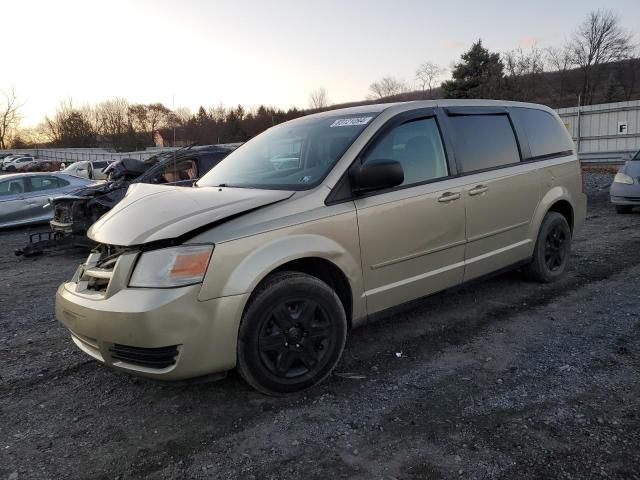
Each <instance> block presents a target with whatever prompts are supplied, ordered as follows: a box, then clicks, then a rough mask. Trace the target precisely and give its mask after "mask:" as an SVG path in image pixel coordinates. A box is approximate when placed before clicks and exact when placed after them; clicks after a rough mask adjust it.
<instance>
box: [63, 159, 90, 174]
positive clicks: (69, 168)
mask: <svg viewBox="0 0 640 480" xmlns="http://www.w3.org/2000/svg"><path fill="white" fill-rule="evenodd" d="M86 164H87V162H86V161H81V162H75V163H72V164H70V165H69V166H67V167H66V168H65V169H64V171H65V172H71V171H72V170H77V169H79V168H84V167H85V166H86Z"/></svg>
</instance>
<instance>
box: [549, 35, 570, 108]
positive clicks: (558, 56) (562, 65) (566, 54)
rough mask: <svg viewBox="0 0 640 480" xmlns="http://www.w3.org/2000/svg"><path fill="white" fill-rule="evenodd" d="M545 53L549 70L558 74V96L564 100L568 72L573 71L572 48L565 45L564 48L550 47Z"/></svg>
mask: <svg viewBox="0 0 640 480" xmlns="http://www.w3.org/2000/svg"><path fill="white" fill-rule="evenodd" d="M545 53H546V54H545V60H546V63H547V69H548V70H551V71H554V72H557V75H558V80H559V84H560V85H559V92H558V96H559V97H560V99H562V97H564V93H565V87H566V84H567V77H568V72H569V70H571V66H572V63H573V57H572V53H571V48H570V47H569V46H568V45H564V46H562V47H549V48H547V49H546V51H545Z"/></svg>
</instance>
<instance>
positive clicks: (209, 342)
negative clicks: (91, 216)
mask: <svg viewBox="0 0 640 480" xmlns="http://www.w3.org/2000/svg"><path fill="white" fill-rule="evenodd" d="M112 256H113V255H111V256H110V258H111V257H112ZM137 256H138V252H135V251H125V252H124V253H122V254H121V255H120V256H119V257H117V259H116V260H115V261H114V260H111V261H110V263H105V264H104V265H101V264H100V263H99V257H100V254H98V253H92V254H91V255H90V256H89V259H88V260H87V262H86V263H85V264H83V265H82V266H80V267H79V268H78V271H77V272H76V274H75V275H74V278H73V279H72V281H70V282H67V283H64V284H62V285H61V286H60V287H59V288H58V292H57V294H56V308H55V310H56V317H57V319H58V320H59V321H60V322H61V323H62V324H63V325H64V326H65V327H66V328H67V329H68V330H69V332H70V333H71V337H72V339H73V341H74V343H75V344H76V345H77V346H78V347H79V348H80V349H81V350H83V351H84V352H85V353H87V354H88V355H90V356H92V357H93V358H95V359H96V360H98V361H100V362H102V363H104V364H106V365H108V366H110V367H114V368H117V369H120V370H125V371H128V372H130V373H134V374H137V375H142V376H146V377H151V378H156V379H161V380H183V379H188V378H194V377H201V376H203V375H209V374H213V373H218V372H223V371H227V370H230V369H232V368H234V367H235V364H236V343H237V335H238V327H239V319H240V318H241V316H242V311H243V308H244V305H245V303H246V301H247V299H248V294H246V295H235V296H228V297H221V298H217V299H213V300H208V301H199V300H198V294H199V292H200V287H201V285H200V284H197V285H190V286H186V287H179V288H131V287H129V286H128V282H129V277H130V276H131V274H132V271H133V268H134V265H135V262H136V259H137Z"/></svg>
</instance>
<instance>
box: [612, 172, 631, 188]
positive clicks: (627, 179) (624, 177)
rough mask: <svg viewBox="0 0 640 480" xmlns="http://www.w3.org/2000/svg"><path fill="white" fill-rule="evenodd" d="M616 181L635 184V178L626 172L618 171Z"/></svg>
mask: <svg viewBox="0 0 640 480" xmlns="http://www.w3.org/2000/svg"><path fill="white" fill-rule="evenodd" d="M613 181H614V183H624V184H626V185H633V178H632V177H630V176H629V175H627V174H626V173H622V172H618V173H616V176H615V177H614V178H613Z"/></svg>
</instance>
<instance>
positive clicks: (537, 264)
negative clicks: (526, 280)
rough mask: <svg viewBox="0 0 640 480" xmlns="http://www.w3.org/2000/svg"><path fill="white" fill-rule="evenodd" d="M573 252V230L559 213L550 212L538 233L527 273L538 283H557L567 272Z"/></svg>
mask: <svg viewBox="0 0 640 480" xmlns="http://www.w3.org/2000/svg"><path fill="white" fill-rule="evenodd" d="M570 252H571V229H570V228H569V224H568V223H567V219H566V218H564V216H563V215H562V214H560V213H558V212H549V213H547V214H546V215H545V217H544V219H543V220H542V225H541V226H540V230H539V231H538V238H537V240H536V246H535V250H534V252H533V258H532V260H531V263H529V264H528V265H527V266H526V267H525V273H526V274H527V275H528V276H529V277H530V278H532V279H533V280H536V281H538V282H543V283H550V282H555V281H556V280H558V279H559V278H560V277H562V276H563V275H564V273H565V271H566V268H567V263H568V261H569V254H570Z"/></svg>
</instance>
